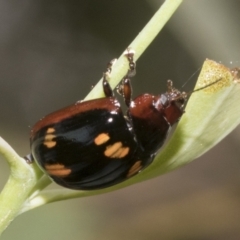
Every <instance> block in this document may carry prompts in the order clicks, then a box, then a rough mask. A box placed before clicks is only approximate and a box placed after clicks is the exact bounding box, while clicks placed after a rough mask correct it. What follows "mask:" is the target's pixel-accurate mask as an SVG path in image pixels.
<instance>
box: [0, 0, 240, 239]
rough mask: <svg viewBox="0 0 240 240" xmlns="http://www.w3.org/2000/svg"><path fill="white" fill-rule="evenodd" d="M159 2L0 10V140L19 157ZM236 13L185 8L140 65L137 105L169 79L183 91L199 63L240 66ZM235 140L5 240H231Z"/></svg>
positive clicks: (238, 206)
mask: <svg viewBox="0 0 240 240" xmlns="http://www.w3.org/2000/svg"><path fill="white" fill-rule="evenodd" d="M162 2H163V1H157V0H155V1H154V0H148V1H139V0H130V1H129V0H128V1H127V0H115V1H111V0H101V1H99V0H91V1H90V0H88V1H86V0H81V1H76V0H68V1H67V0H58V1H47V0H39V1H30V0H24V1H17V0H8V1H1V2H0V18H1V21H0V79H1V80H0V96H1V101H0V112H1V121H0V130H1V136H2V137H3V138H4V139H6V140H7V141H8V142H9V143H10V144H11V145H12V146H13V147H14V148H15V149H16V150H17V151H18V153H19V154H21V155H25V154H27V153H28V152H29V142H28V138H29V131H30V127H31V126H32V125H33V124H34V123H35V122H36V121H37V120H38V119H39V118H41V117H42V116H44V115H46V114H47V113H50V112H52V111H54V110H57V109H58V108H61V107H63V106H66V105H69V104H71V103H74V102H75V101H77V100H80V99H82V98H84V96H86V95H87V93H88V91H89V90H90V88H91V85H94V84H95V83H96V82H97V81H98V80H99V79H100V77H101V75H102V72H103V71H104V70H105V68H106V64H107V63H108V62H109V60H111V59H113V58H114V57H118V56H119V55H120V54H121V53H122V51H123V50H124V49H125V48H126V47H127V46H128V44H129V43H130V42H131V41H132V39H133V38H134V37H135V36H136V35H137V33H138V32H139V31H140V30H141V29H142V28H143V26H144V25H145V24H146V23H147V21H148V20H149V19H150V17H151V16H152V15H153V13H154V12H155V11H156V9H157V8H158V6H159V5H160V4H161V3H162ZM239 10H240V1H236V0H228V1H226V0H194V1H193V0H185V1H184V3H183V4H182V5H181V6H180V8H179V9H178V10H177V12H176V14H175V15H174V16H173V17H172V19H171V20H170V22H169V23H168V24H167V26H166V27H165V28H164V30H163V31H162V32H161V33H160V35H159V36H158V37H157V38H156V39H155V41H154V42H153V44H152V45H151V46H150V47H149V49H148V50H147V51H146V52H145V53H144V54H143V56H142V57H141V58H140V60H139V61H138V63H137V75H136V77H135V78H134V80H133V88H134V95H135V96H136V95H138V94H140V93H142V92H146V91H147V92H149V93H154V94H158V93H161V92H163V91H165V89H166V87H165V85H166V80H167V79H172V80H173V81H174V83H175V85H176V86H177V87H179V88H181V86H182V85H183V84H184V83H185V82H186V81H187V80H188V79H189V78H190V77H191V75H192V74H193V73H195V72H196V71H197V70H198V69H199V68H200V67H201V65H202V63H203V61H204V59H205V58H210V59H214V60H216V61H220V62H223V63H224V64H226V65H227V66H230V67H231V66H240V61H239V60H240V31H239V23H240V14H239ZM196 78H197V75H196V76H194V77H193V78H191V81H189V82H188V83H187V85H185V86H184V90H185V91H189V90H191V89H192V87H193V85H194V83H195V80H196ZM202 110H203V111H204V109H202ZM186 114H187V113H186ZM223 114H224V109H223ZM239 140H240V127H238V128H237V129H236V130H235V131H234V132H233V133H231V134H230V135H229V136H228V137H227V138H226V139H225V140H223V141H222V142H221V143H220V144H219V145H218V146H216V147H215V148H214V149H212V150H211V151H210V152H208V153H207V154H205V155H204V156H202V157H201V158H199V159H198V160H197V161H195V162H193V163H191V164H189V165H187V166H185V167H183V168H181V169H179V170H176V171H174V172H171V173H169V174H167V175H163V176H161V177H159V178H156V179H152V180H149V181H147V182H144V183H141V184H137V185H134V186H131V187H128V188H125V189H122V190H119V191H116V192H112V193H108V194H104V195H100V196H94V197H89V198H83V199H75V200H68V201H63V202H58V203H53V204H49V205H46V206H43V207H41V208H38V209H35V210H32V211H30V212H27V213H25V214H23V215H21V216H19V217H18V218H17V219H15V220H14V222H13V223H12V224H11V225H10V227H9V228H8V229H7V230H6V231H5V233H4V234H3V236H2V239H3V240H13V239H14V240H22V239H24V240H32V239H34V240H42V239H57V240H67V239H68V240H69V239H71V240H72V239H83V240H95V239H98V240H122V239H127V240H128V239H129V240H146V239H147V240H159V239H165V240H183V239H184V240H215V239H216V240H225V239H230V240H235V239H236V240H237V239H240V201H239V200H240V159H239V158H240V157H239V156H240V148H239ZM0 168H1V175H0V187H1V188H2V187H3V186H4V184H5V182H6V180H7V177H8V174H9V169H8V166H7V164H6V162H5V160H4V159H3V158H0ZM53 187H57V186H56V185H53ZM0 208H1V206H0Z"/></svg>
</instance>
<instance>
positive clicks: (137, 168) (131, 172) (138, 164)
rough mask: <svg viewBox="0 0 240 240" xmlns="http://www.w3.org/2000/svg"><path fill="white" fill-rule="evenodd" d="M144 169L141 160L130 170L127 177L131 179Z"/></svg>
mask: <svg viewBox="0 0 240 240" xmlns="http://www.w3.org/2000/svg"><path fill="white" fill-rule="evenodd" d="M141 169H142V162H141V161H140V160H139V161H137V162H135V163H134V164H133V165H132V167H131V168H130V169H129V171H128V174H127V177H131V176H133V175H134V174H136V173H138V172H139V171H140V170H141Z"/></svg>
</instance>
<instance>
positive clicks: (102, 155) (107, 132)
mask: <svg viewBox="0 0 240 240" xmlns="http://www.w3.org/2000/svg"><path fill="white" fill-rule="evenodd" d="M126 57H127V59H128V61H129V70H128V72H127V74H126V75H125V77H124V78H123V80H122V82H121V84H120V85H119V87H118V92H119V93H120V94H121V95H122V96H123V98H124V100H125V103H126V106H127V108H128V109H127V112H126V114H125V115H124V114H123V111H122V109H121V106H120V103H119V101H118V100H117V99H116V98H115V97H114V94H113V90H112V89H111V87H110V85H109V83H108V80H107V76H108V73H109V72H110V71H111V65H110V67H109V68H108V69H107V71H106V72H105V73H104V75H103V80H102V86H103V91H104V93H105V98H99V99H94V100H89V101H82V102H80V101H79V102H77V103H75V104H73V105H71V106H68V107H66V108H63V109H60V110H58V111H56V112H53V113H51V114H49V115H47V116H46V117H44V118H42V119H41V120H40V121H38V122H37V123H36V124H35V125H34V126H33V128H32V129H31V134H30V146H31V159H33V160H35V161H36V162H37V164H38V165H39V167H40V168H41V169H42V170H43V172H45V173H46V174H47V175H48V176H49V177H50V178H51V179H52V180H53V181H54V182H56V183H57V184H59V185H61V186H63V187H66V188H70V189H76V190H94V189H101V188H106V187H110V186H113V185H115V184H118V183H120V182H122V181H125V180H127V179H129V178H130V177H132V176H134V175H136V174H138V173H139V172H140V171H142V170H143V169H144V168H145V167H147V166H148V165H149V164H150V163H151V162H152V161H153V159H154V157H155V155H156V153H157V151H158V150H159V149H160V147H161V146H162V145H163V143H164V141H165V139H166V136H167V134H168V133H169V131H170V130H171V127H172V126H173V125H174V124H175V123H176V122H177V121H178V120H179V119H180V117H181V116H182V114H183V112H184V111H183V106H184V103H185V100H186V94H185V92H180V91H179V90H177V89H176V88H174V87H173V84H172V81H170V80H168V82H167V87H168V89H167V92H166V93H163V94H160V95H156V96H155V95H151V94H146V93H145V94H142V95H140V96H138V97H136V98H135V99H132V88H131V83H130V78H131V77H132V76H133V75H134V74H135V68H136V64H135V62H134V52H133V51H128V52H127V53H126Z"/></svg>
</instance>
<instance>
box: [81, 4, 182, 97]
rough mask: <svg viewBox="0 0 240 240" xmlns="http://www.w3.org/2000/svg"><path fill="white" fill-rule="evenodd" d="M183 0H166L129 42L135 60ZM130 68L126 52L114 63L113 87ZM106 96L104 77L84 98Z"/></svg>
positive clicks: (112, 73)
mask: <svg viewBox="0 0 240 240" xmlns="http://www.w3.org/2000/svg"><path fill="white" fill-rule="evenodd" d="M182 1H183V0H166V1H165V2H164V3H163V4H162V6H161V7H160V8H159V10H158V11H157V12H156V13H155V14H154V16H153V17H152V18H151V20H150V21H149V22H148V23H147V25H146V26H145V27H144V28H143V29H142V31H141V32H140V33H139V34H138V36H137V37H136V38H135V39H134V40H133V41H132V43H131V44H129V46H128V47H129V48H130V49H133V50H134V51H135V55H134V60H135V61H136V60H137V59H138V58H139V57H140V56H141V55H142V53H143V52H144V51H145V50H146V48H147V47H148V46H149V44H150V43H151V42H152V41H153V40H154V38H155V37H156V36H157V35H158V33H159V32H160V31H161V29H162V28H163V26H164V25H165V24H166V22H167V21H168V20H169V19H170V18H171V16H172V15H173V13H174V12H175V11H176V9H177V8H178V7H179V5H180V4H181V3H182ZM127 70H128V61H127V59H126V57H125V56H124V52H123V53H122V55H121V56H120V57H119V58H118V60H117V62H116V63H115V64H114V66H113V69H112V72H111V79H110V80H109V82H110V85H111V87H112V88H115V87H116V86H117V85H118V83H119V82H120V81H121V79H122V78H123V77H124V75H125V74H126V72H127ZM100 97H104V93H103V90H102V79H100V80H99V82H98V83H97V84H96V85H95V87H94V88H93V89H92V91H91V92H90V93H89V94H88V95H87V96H86V98H85V99H84V100H90V99H94V98H100Z"/></svg>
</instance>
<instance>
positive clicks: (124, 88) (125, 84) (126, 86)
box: [118, 48, 136, 107]
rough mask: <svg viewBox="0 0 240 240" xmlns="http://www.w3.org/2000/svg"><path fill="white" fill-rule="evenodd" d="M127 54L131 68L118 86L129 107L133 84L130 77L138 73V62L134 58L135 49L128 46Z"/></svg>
mask: <svg viewBox="0 0 240 240" xmlns="http://www.w3.org/2000/svg"><path fill="white" fill-rule="evenodd" d="M125 56H126V57H127V59H128V62H129V69H128V72H127V74H126V76H125V77H124V78H123V79H122V82H121V84H120V86H119V87H118V93H119V94H121V95H122V96H123V98H124V101H125V104H126V106H127V107H129V106H130V103H131V101H132V86H131V82H130V78H132V77H133V76H134V75H135V74H136V63H135V61H134V59H133V57H134V51H133V50H131V49H129V48H128V49H127V50H126V53H125Z"/></svg>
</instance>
